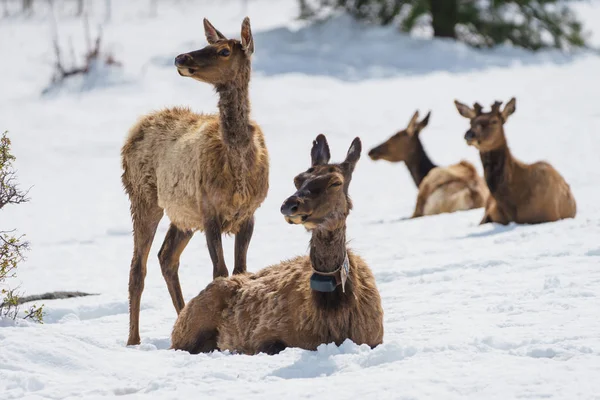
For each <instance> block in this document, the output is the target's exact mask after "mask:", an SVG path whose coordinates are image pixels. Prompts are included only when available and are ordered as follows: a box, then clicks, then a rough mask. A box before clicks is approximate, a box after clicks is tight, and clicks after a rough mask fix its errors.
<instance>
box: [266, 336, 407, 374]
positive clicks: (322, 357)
mask: <svg viewBox="0 0 600 400" xmlns="http://www.w3.org/2000/svg"><path fill="white" fill-rule="evenodd" d="M287 351H298V352H300V358H299V359H298V360H296V361H295V362H294V363H293V364H292V365H289V366H287V367H283V368H280V369H278V370H276V371H273V372H272V373H271V374H270V376H275V377H279V378H283V379H302V378H317V377H322V376H330V375H334V374H336V373H338V372H343V371H351V370H360V369H364V368H372V367H377V366H379V365H382V364H388V363H393V362H396V361H401V360H404V359H405V358H408V357H412V356H414V355H415V354H416V353H417V350H416V349H415V348H414V347H402V346H399V345H397V344H395V343H384V344H382V345H379V346H377V347H376V348H374V349H371V348H370V347H369V346H367V345H360V346H359V345H357V344H355V343H353V342H352V341H350V340H346V341H345V342H344V343H342V344H341V345H340V346H339V347H337V346H336V345H335V344H333V343H330V344H323V345H320V346H319V347H318V348H317V351H316V352H314V351H306V350H299V349H293V350H292V349H290V350H287Z"/></svg>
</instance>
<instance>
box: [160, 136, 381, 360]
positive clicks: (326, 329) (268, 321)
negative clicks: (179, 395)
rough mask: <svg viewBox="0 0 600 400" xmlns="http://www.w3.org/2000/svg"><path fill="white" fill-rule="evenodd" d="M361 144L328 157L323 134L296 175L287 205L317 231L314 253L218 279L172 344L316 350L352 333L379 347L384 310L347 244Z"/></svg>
mask: <svg viewBox="0 0 600 400" xmlns="http://www.w3.org/2000/svg"><path fill="white" fill-rule="evenodd" d="M360 152H361V143H360V140H359V138H356V139H354V141H353V142H352V145H351V146H350V149H349V150H348V153H347V156H346V159H345V160H344V162H342V163H340V164H329V157H330V152H329V146H328V145H327V140H326V139H325V136H323V135H319V136H318V137H317V139H316V140H315V141H314V143H313V148H312V151H311V158H312V166H311V167H310V168H309V169H308V170H306V171H305V172H303V173H301V174H299V175H298V176H296V178H295V179H294V184H295V186H296V189H297V191H296V193H294V194H293V195H292V196H291V197H289V198H288V199H287V200H285V202H284V203H283V205H282V206H281V212H282V214H283V215H284V216H285V219H286V220H287V221H288V222H289V223H291V224H302V225H304V227H305V228H306V229H307V230H309V231H311V232H312V238H311V241H310V255H308V256H300V257H296V258H293V259H291V260H287V261H284V262H282V263H280V264H277V265H273V266H271V267H268V268H265V269H263V270H261V271H259V272H258V273H256V274H241V275H233V276H231V277H228V278H218V279H215V280H214V281H213V282H212V283H210V284H209V285H208V286H207V287H206V289H204V290H203V291H202V292H200V294H199V295H198V296H196V297H195V298H193V299H192V300H190V301H189V302H188V304H186V306H185V307H184V309H183V311H182V312H181V313H180V314H179V317H178V318H177V321H176V322H175V326H174V327H173V333H172V335H171V339H172V348H173V349H179V350H186V351H189V352H191V353H200V352H209V351H212V350H217V349H218V350H222V351H223V350H230V351H232V352H238V353H246V354H256V353H260V352H264V353H268V354H275V353H278V352H280V351H281V350H283V349H285V348H286V347H301V348H303V349H308V350H315V349H316V348H317V346H319V345H320V344H322V343H331V342H334V343H335V344H337V345H340V344H341V343H342V342H343V341H344V340H346V339H351V340H352V341H354V342H355V343H357V344H363V343H365V344H367V345H369V346H371V347H375V346H377V345H379V344H381V343H382V340H383V309H382V307H381V298H380V296H379V291H378V290H377V287H376V285H375V279H374V277H373V274H372V273H371V270H370V268H369V266H368V265H367V264H366V263H365V261H364V260H363V259H361V258H360V257H359V256H358V255H357V254H355V253H353V252H352V251H350V250H349V249H348V248H347V247H346V218H347V217H348V214H349V212H350V210H351V209H352V202H351V201H350V197H349V196H348V186H349V185H350V180H351V179H352V173H353V171H354V167H355V165H356V162H357V161H358V159H359V157H360Z"/></svg>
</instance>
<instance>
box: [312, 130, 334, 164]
mask: <svg viewBox="0 0 600 400" xmlns="http://www.w3.org/2000/svg"><path fill="white" fill-rule="evenodd" d="M310 158H311V166H313V167H314V166H316V165H325V164H327V163H328V162H329V159H330V158H331V153H330V152H329V145H328V144H327V138H325V135H323V134H320V135H319V136H317V138H316V139H315V140H314V141H313V147H312V149H311V150H310Z"/></svg>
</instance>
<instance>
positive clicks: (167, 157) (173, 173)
mask: <svg viewBox="0 0 600 400" xmlns="http://www.w3.org/2000/svg"><path fill="white" fill-rule="evenodd" d="M204 30H205V33H206V39H207V41H208V43H209V45H208V46H206V47H204V48H203V49H201V50H196V51H192V52H190V53H185V54H180V55H178V56H177V58H175V66H176V67H177V71H178V72H179V74H180V75H181V76H187V77H191V78H193V79H196V80H198V81H200V82H206V83H210V84H212V85H213V86H214V87H215V90H216V91H217V93H218V94H219V113H218V114H196V113H194V112H192V111H190V110H189V109H187V108H178V107H176V108H172V109H166V110H162V111H158V112H155V113H152V114H149V115H147V116H144V117H142V118H141V119H140V120H139V121H138V122H137V124H136V125H135V126H134V127H133V128H131V130H130V131H129V137H128V138H127V140H126V142H125V144H124V146H123V149H122V151H121V155H122V164H123V170H124V172H123V176H122V180H123V185H124V187H125V190H126V192H127V194H128V195H129V199H130V202H131V216H132V219H133V240H134V250H133V259H132V261H131V272H130V276H129V312H130V323H129V339H128V341H127V344H128V345H133V344H139V343H140V335H139V315H140V299H141V296H142V291H143V290H144V278H145V276H146V262H147V260H148V253H149V251H150V246H151V245H152V240H153V238H154V234H155V232H156V228H157V226H158V223H159V221H160V220H161V218H162V216H163V213H166V214H167V216H168V217H169V219H170V221H171V225H170V227H169V230H168V232H167V236H166V238H165V240H164V242H163V245H162V247H161V249H160V252H159V254H158V259H159V262H160V266H161V270H162V274H163V276H164V278H165V281H166V283H167V287H168V289H169V294H170V295H171V299H172V301H173V305H174V306H175V310H176V311H177V313H179V312H180V311H181V310H182V309H183V306H184V304H185V303H184V300H183V295H182V293H181V285H180V283H179V275H178V270H179V257H180V255H181V253H182V252H183V250H184V249H185V247H186V246H187V244H188V243H189V241H190V239H191V238H192V235H193V234H194V232H195V231H198V230H199V231H204V232H205V234H206V242H207V245H208V251H209V254H210V257H211V260H212V264H213V277H214V278H216V277H219V276H228V275H229V273H228V270H227V267H226V265H225V259H224V256H223V246H222V244H221V235H222V234H223V233H231V234H235V265H234V269H233V273H234V274H240V273H243V272H245V271H246V253H247V251H248V245H249V243H250V239H251V238H252V232H253V230H254V212H255V211H256V209H257V208H258V207H259V206H260V205H261V204H262V202H263V200H264V199H265V197H266V195H267V191H268V187H269V156H268V153H267V148H266V146H265V140H264V137H263V133H262V131H261V129H260V127H259V126H258V125H257V124H256V122H254V121H252V120H250V100H249V98H248V84H249V81H250V73H251V66H250V61H251V56H252V53H253V52H254V40H253V38H252V32H251V30H250V20H249V19H248V18H247V17H246V18H245V19H244V21H243V23H242V38H241V41H238V40H233V39H227V38H226V37H225V36H223V34H222V33H221V32H219V31H218V30H216V29H215V27H214V26H212V24H211V23H210V22H208V20H206V19H204Z"/></svg>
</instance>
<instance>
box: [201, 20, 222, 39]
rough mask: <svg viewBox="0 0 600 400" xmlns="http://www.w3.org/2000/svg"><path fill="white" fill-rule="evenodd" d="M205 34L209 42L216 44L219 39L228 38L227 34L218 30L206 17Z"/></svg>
mask: <svg viewBox="0 0 600 400" xmlns="http://www.w3.org/2000/svg"><path fill="white" fill-rule="evenodd" d="M204 34H205V35H206V40H207V41H208V43H209V44H214V43H216V42H217V41H219V40H223V39H225V40H227V38H226V37H225V35H223V34H222V33H221V32H219V31H218V30H217V28H215V27H214V26H213V24H211V23H210V22H209V21H208V20H207V19H206V18H204Z"/></svg>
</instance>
